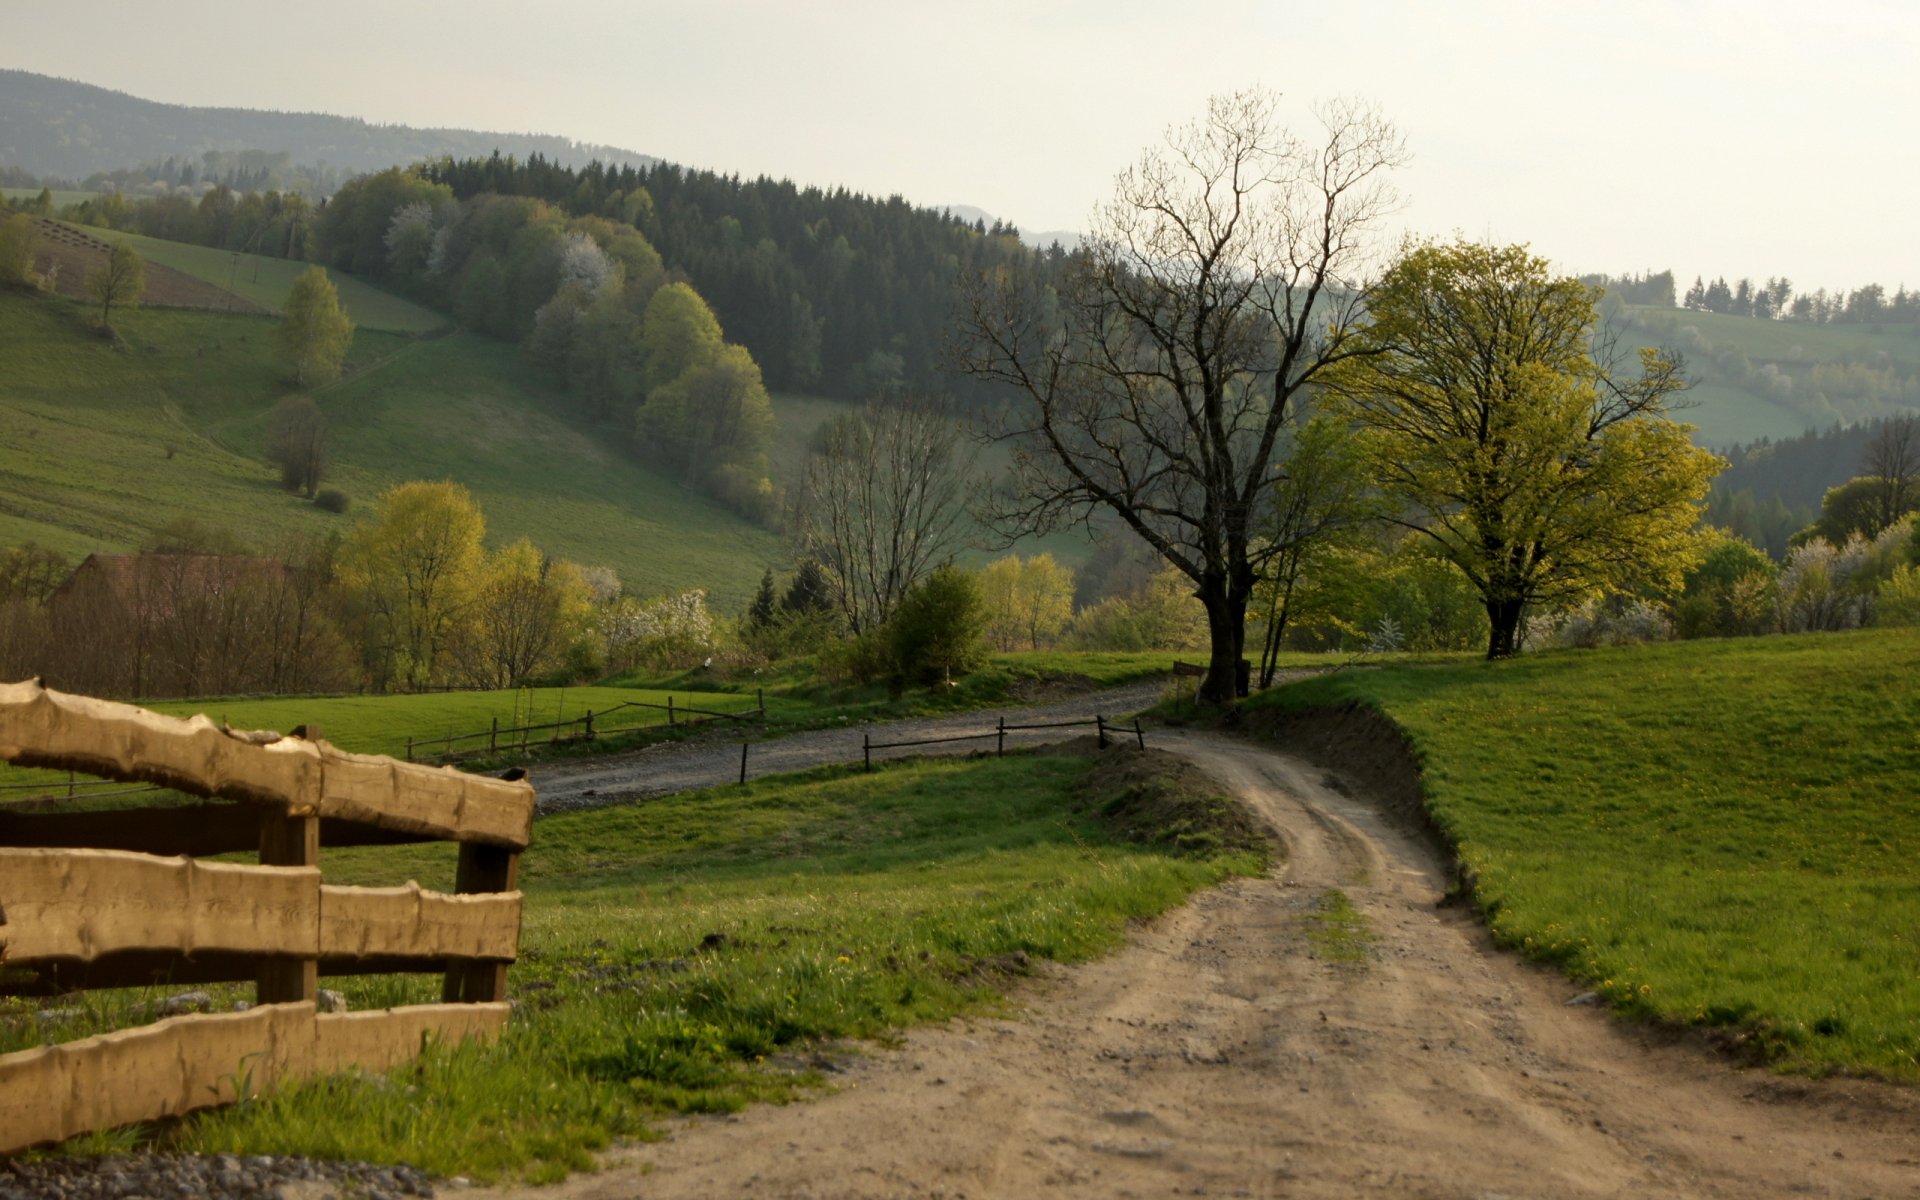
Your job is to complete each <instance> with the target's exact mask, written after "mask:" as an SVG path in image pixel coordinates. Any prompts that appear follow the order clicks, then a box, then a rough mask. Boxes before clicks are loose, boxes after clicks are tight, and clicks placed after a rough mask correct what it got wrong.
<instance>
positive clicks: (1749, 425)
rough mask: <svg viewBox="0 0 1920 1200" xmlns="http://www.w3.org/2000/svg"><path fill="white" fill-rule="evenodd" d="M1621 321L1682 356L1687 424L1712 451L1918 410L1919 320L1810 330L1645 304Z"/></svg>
mask: <svg viewBox="0 0 1920 1200" xmlns="http://www.w3.org/2000/svg"><path fill="white" fill-rule="evenodd" d="M1622 315H1623V317H1624V319H1625V323H1626V325H1627V329H1626V331H1625V332H1626V333H1627V334H1628V335H1629V339H1628V340H1629V341H1630V342H1632V343H1635V344H1658V345H1665V346H1671V347H1673V348H1675V349H1677V350H1679V351H1680V352H1681V353H1682V354H1683V355H1685V357H1686V360H1687V369H1688V375H1689V376H1690V377H1691V378H1692V379H1693V380H1694V386H1693V387H1692V388H1691V389H1689V391H1688V393H1687V399H1688V400H1689V401H1690V402H1691V403H1692V407H1691V408H1690V409H1689V410H1688V411H1686V412H1685V413H1683V414H1682V416H1683V419H1685V420H1687V421H1689V422H1691V423H1692V424H1695V425H1697V426H1699V427H1700V432H1699V434H1698V435H1697V437H1696V440H1697V441H1700V442H1701V443H1703V444H1705V445H1708V446H1715V447H1725V446H1730V445H1735V444H1740V443H1746V442H1752V441H1756V440H1758V439H1761V438H1771V439H1774V440H1779V439H1781V438H1789V437H1794V436H1797V435H1799V434H1801V433H1804V432H1806V431H1807V430H1809V429H1826V428H1828V427H1830V426H1832V425H1834V424H1835V423H1839V424H1843V425H1852V424H1857V423H1859V422H1862V421H1870V420H1873V419H1875V418H1877V417H1885V416H1893V415H1896V414H1899V413H1903V412H1913V411H1920V325H1915V324H1913V323H1912V322H1901V323H1885V324H1859V323H1848V324H1830V325H1813V324H1807V323H1804V322H1798V321H1770V320H1764V319H1762V318H1759V317H1735V316H1728V315H1724V314H1721V313H1710V312H1692V311H1688V310H1685V309H1672V308H1654V307H1650V306H1640V305H1635V306H1629V307H1627V308H1625V309H1624V310H1622ZM1833 482H1834V483H1839V482H1842V480H1834V481H1833Z"/></svg>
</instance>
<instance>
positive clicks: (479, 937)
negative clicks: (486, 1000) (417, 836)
mask: <svg viewBox="0 0 1920 1200" xmlns="http://www.w3.org/2000/svg"><path fill="white" fill-rule="evenodd" d="M520 903H521V896H520V893H519V892H499V893H495V894H492V895H476V896H449V895H446V894H445V893H442V892H430V891H427V890H426V889H424V888H422V887H421V886H420V885H419V884H417V883H411V882H409V883H408V884H407V885H406V886H405V887H397V888H367V887H336V886H334V885H331V884H328V885H326V886H323V887H322V888H321V889H320V953H321V954H322V955H324V956H326V957H328V958H375V957H384V956H395V957H440V958H485V959H503V960H511V959H513V958H514V956H515V955H516V953H517V951H518V946H519V941H520Z"/></svg>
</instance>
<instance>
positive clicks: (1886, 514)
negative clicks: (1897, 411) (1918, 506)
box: [1860, 415, 1920, 536]
mask: <svg viewBox="0 0 1920 1200" xmlns="http://www.w3.org/2000/svg"><path fill="white" fill-rule="evenodd" d="M1860 465H1861V466H1862V467H1863V468H1864V469H1865V470H1866V473H1867V475H1868V477H1869V478H1872V479H1875V480H1878V481H1879V484H1880V511H1879V513H1878V514H1876V515H1877V517H1878V524H1879V528H1880V529H1885V528H1886V527H1887V526H1889V525H1891V524H1893V523H1894V522H1895V521H1898V520H1899V519H1900V518H1901V517H1903V516H1905V515H1906V514H1907V512H1908V511H1909V510H1910V509H1912V508H1913V507H1914V493H1915V492H1916V491H1920V416H1912V415H1908V416H1904V417H1888V418H1887V419H1886V420H1884V421H1882V422H1881V423H1880V427H1879V428H1878V429H1876V430H1874V432H1873V437H1872V439H1871V440H1869V441H1868V442H1867V452H1866V454H1865V455H1864V456H1862V458H1861V462H1860ZM1876 532H1877V531H1876ZM1869 536H1872V535H1871V534H1869Z"/></svg>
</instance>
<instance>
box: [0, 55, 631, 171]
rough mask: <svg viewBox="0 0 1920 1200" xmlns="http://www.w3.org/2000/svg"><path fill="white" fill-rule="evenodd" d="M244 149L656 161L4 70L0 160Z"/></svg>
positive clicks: (411, 158)
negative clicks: (140, 92)
mask: <svg viewBox="0 0 1920 1200" xmlns="http://www.w3.org/2000/svg"><path fill="white" fill-rule="evenodd" d="M240 149H254V150H267V151H276V152H282V153H285V154H286V155H288V156H289V158H291V160H292V161H293V162H295V163H326V164H327V165H328V166H330V167H332V168H335V169H337V170H344V171H347V172H349V173H358V172H362V171H378V170H382V169H384V168H387V167H391V166H404V165H406V164H407V163H411V162H416V161H418V160H420V159H423V158H437V157H439V156H441V155H452V156H454V157H456V158H462V157H468V156H476V155H477V156H479V157H481V158H485V157H486V156H488V155H490V154H492V153H493V152H494V151H496V150H498V151H499V152H500V153H501V154H502V155H509V154H510V155H513V156H514V157H516V158H521V159H524V158H526V157H527V156H528V155H531V154H540V155H543V156H544V157H546V158H547V159H548V160H549V161H553V162H558V163H562V164H564V165H568V166H584V165H586V164H587V163H588V162H592V161H596V160H597V161H600V162H607V163H615V164H625V163H631V164H633V165H635V166H643V165H645V164H647V163H651V162H654V161H656V160H654V159H653V158H651V157H649V156H648V155H644V154H639V153H636V152H634V151H632V150H624V149H621V148H620V147H617V146H598V145H590V144H588V143H585V142H576V141H574V140H573V139H571V138H565V137H556V136H553V135H550V134H537V133H489V132H485V131H481V130H473V129H414V128H410V127H408V126H405V125H375V124H372V123H370V122H367V121H361V120H356V119H354V118H351V117H336V116H329V115H326V114H323V113H282V112H263V111H261V110H258V109H249V108H193V107H188V106H186V105H180V104H161V103H157V102H155V101H152V100H142V99H140V98H138V97H136V96H129V95H127V94H126V93H125V92H116V91H112V90H110V89H107V88H103V87H95V86H93V85H91V84H86V83H80V82H77V81H75V80H71V79H55V78H53V77H51V76H47V75H36V74H33V73H32V72H29V71H11V70H0V165H6V166H12V167H20V168H23V169H25V170H26V171H28V172H30V173H32V174H34V175H40V176H58V177H64V178H70V179H74V180H80V179H84V178H85V177H87V176H88V175H91V174H93V173H94V172H96V171H112V170H117V169H119V168H122V167H131V166H134V165H136V164H138V163H143V162H149V161H157V160H159V159H164V158H169V157H171V158H180V159H185V160H197V159H198V158H199V157H200V155H201V154H203V153H204V152H206V151H209V150H223V151H231V150H240Z"/></svg>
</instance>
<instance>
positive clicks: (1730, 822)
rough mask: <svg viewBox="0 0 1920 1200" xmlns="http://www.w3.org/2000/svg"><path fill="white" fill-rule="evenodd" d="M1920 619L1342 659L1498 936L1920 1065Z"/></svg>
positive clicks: (1644, 989)
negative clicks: (1587, 646)
mask: <svg viewBox="0 0 1920 1200" xmlns="http://www.w3.org/2000/svg"><path fill="white" fill-rule="evenodd" d="M1917 677H1920V631H1914V630H1869V631H1864V632H1859V633H1851V634H1816V635H1810V636H1804V637H1769V638H1755V639H1743V640H1734V641H1699V642H1681V643H1669V644H1662V645H1651V646H1641V647H1632V648H1623V649H1615V650H1608V651H1599V652H1565V653H1552V654H1542V655H1538V656H1528V657H1525V658H1521V659H1517V660H1512V661H1508V662H1501V663H1491V664H1489V663H1477V664H1472V665H1457V666H1438V667H1426V668H1421V669H1405V668H1383V669H1380V670H1370V671H1357V672H1347V673H1343V674H1340V675H1336V676H1327V677H1322V678H1317V679H1311V680H1306V681H1303V682H1300V683H1295V684H1292V685H1290V686H1287V687H1283V688H1278V689H1275V690H1274V691H1272V692H1269V693H1266V694H1265V695H1262V696H1260V697H1258V698H1256V699H1255V700H1253V701H1250V702H1249V705H1248V711H1249V713H1250V714H1262V713H1264V714H1267V716H1268V717H1271V715H1272V714H1274V713H1303V712H1311V711H1316V710H1321V711H1324V710H1328V709H1338V708H1340V707H1341V706H1346V705H1360V706H1363V707H1366V708H1371V709H1376V710H1378V711H1379V712H1381V713H1384V714H1385V715H1386V716H1387V717H1388V718H1390V719H1391V720H1392V721H1393V722H1394V723H1396V724H1397V725H1399V726H1400V728H1401V729H1403V730H1404V731H1405V732H1406V734H1407V735H1408V737H1409V738H1410V739H1411V743H1412V746H1413V749H1414V753H1415V754H1416V756H1417V758H1418V761H1419V764H1420V768H1421V779H1422V783H1423V786H1424V789H1425V794H1426V799H1427V805H1428V808H1429V810H1430V811H1431V813H1432V814H1433V817H1434V820H1435V821H1436V823H1437V824H1438V825H1439V827H1440V828H1441V829H1443V830H1444V831H1445V832H1446V834H1447V835H1448V836H1449V837H1450V838H1451V839H1452V840H1453V841H1454V842H1455V843H1457V845H1458V847H1459V853H1460V857H1461V859H1462V861H1463V862H1464V864H1465V866H1466V868H1467V869H1468V870H1469V871H1470V872H1471V877H1472V880H1473V884H1472V899H1473V902H1474V903H1475V904H1477V905H1478V906H1479V908H1480V909H1481V911H1482V912H1483V913H1484V914H1485V915H1486V918H1487V920H1488V922H1489V924H1490V926H1491V927H1492V929H1493V932H1494V935H1495V936H1496V937H1497V938H1498V939H1499V941H1500V942H1501V943H1502V944H1503V945H1506V946H1508V947H1510V948H1512V949H1514V950H1517V951H1518V952H1520V953H1521V954H1523V955H1526V956H1527V957H1530V958H1534V959H1538V960H1540V961H1542V962H1547V963H1551V964H1554V965H1555V966H1558V967H1560V968H1561V969H1563V970H1565V971H1566V972H1567V973H1568V974H1570V975H1571V976H1573V977H1574V978H1575V979H1577V980H1579V981H1580V982H1581V985H1582V986H1585V987H1589V988H1591V989H1593V990H1594V991H1596V992H1597V993H1599V994H1600V996H1602V997H1603V998H1604V999H1605V1001H1606V1002H1607V1003H1609V1004H1611V1005H1613V1006H1614V1007H1615V1008H1617V1009H1619V1010H1621V1011H1623V1012H1627V1013H1631V1014H1635V1015H1638V1016H1642V1017H1646V1018H1650V1019H1653V1020H1656V1021H1659V1022H1664V1023H1669V1024H1673V1025H1677V1026H1684V1027H1689V1028H1695V1029H1701V1030H1706V1031H1710V1032H1712V1033H1714V1034H1715V1035H1716V1036H1719V1037H1722V1038H1724V1039H1727V1040H1728V1041H1730V1042H1731V1043H1733V1044H1736V1045H1739V1046H1741V1047H1743V1048H1744V1049H1745V1051H1746V1052H1748V1053H1751V1054H1753V1055H1754V1056H1756V1057H1760V1058H1764V1059H1767V1060H1768V1061H1771V1062H1773V1063H1776V1064H1778V1065H1780V1066H1783V1067H1788V1068H1792V1069H1796V1070H1803V1071H1810V1072H1815V1073H1821V1072H1834V1071H1838V1072H1860V1073H1866V1074H1872V1075H1879V1076H1884V1077H1888V1078H1893V1079H1900V1080H1908V1081H1920V865H1917V864H1920V799H1917V798H1920V733H1916V731H1917V730H1920V691H1917V690H1916V689H1915V688H1914V686H1913V681H1914V679H1915V678H1917Z"/></svg>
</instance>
